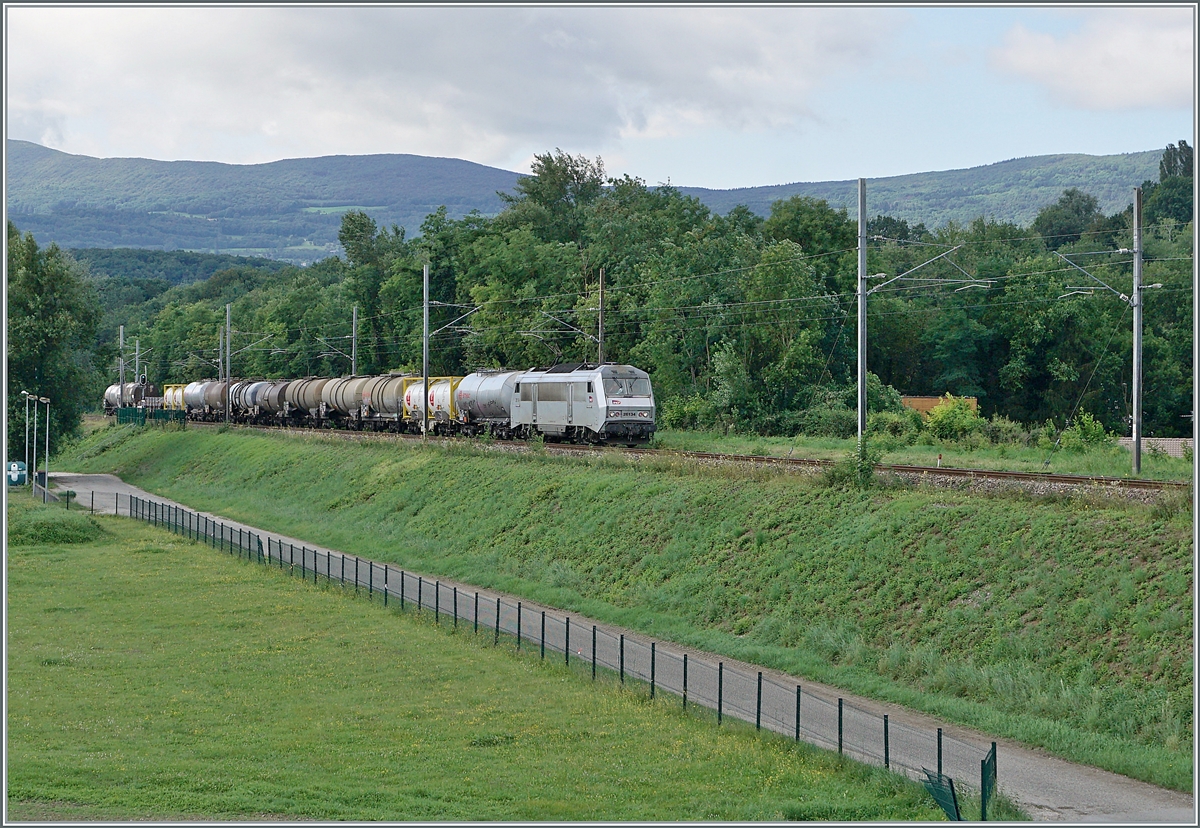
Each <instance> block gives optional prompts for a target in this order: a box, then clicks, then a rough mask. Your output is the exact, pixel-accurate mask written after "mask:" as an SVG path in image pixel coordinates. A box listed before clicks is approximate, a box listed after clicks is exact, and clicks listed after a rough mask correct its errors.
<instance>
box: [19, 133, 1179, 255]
mask: <svg viewBox="0 0 1200 828" xmlns="http://www.w3.org/2000/svg"><path fill="white" fill-rule="evenodd" d="M1162 152H1163V151H1162V150H1161V149H1160V150H1150V151H1146V152H1137V153H1128V154H1123V155H1103V156H1092V155H1080V154H1072V155H1042V156H1034V157H1029V158H1018V159H1013V160H1009V161H1001V162H999V163H996V164H989V165H986V166H981V167H972V168H970V169H963V170H947V171H942V172H925V173H914V174H910V175H900V176H893V177H889V178H877V179H870V180H868V183H867V203H868V205H869V209H868V214H869V215H870V216H872V217H874V216H875V215H880V214H882V215H890V216H892V217H894V218H898V219H904V220H906V221H908V222H909V223H910V224H916V223H918V222H920V223H924V224H925V225H926V226H927V227H930V228H935V227H939V226H942V225H944V224H945V223H946V222H948V221H956V222H959V223H967V222H970V221H972V220H974V219H976V218H978V217H980V216H985V217H987V218H991V219H995V220H997V221H1008V222H1014V223H1016V224H1020V225H1028V224H1029V223H1030V222H1031V221H1032V220H1033V218H1034V217H1035V216H1036V215H1037V212H1038V211H1039V210H1040V209H1041V208H1042V207H1044V206H1046V205H1047V204H1051V203H1053V202H1054V201H1056V200H1057V199H1058V197H1059V196H1060V195H1061V194H1062V192H1063V190H1065V189H1067V188H1070V187H1077V188H1079V189H1081V190H1083V191H1085V192H1087V193H1090V194H1091V195H1093V196H1095V197H1096V198H1097V199H1098V200H1099V203H1100V207H1101V209H1102V210H1104V212H1105V213H1108V214H1111V213H1115V212H1118V211H1120V210H1122V209H1124V208H1125V206H1126V205H1128V204H1129V203H1130V201H1131V200H1132V190H1133V188H1134V187H1136V186H1138V185H1140V184H1141V183H1142V182H1144V181H1146V180H1151V179H1157V176H1158V162H1159V159H1160V158H1161V156H1162ZM7 167H8V168H7V175H6V186H7V199H8V211H9V218H10V219H11V220H12V221H13V222H14V223H15V224H16V225H17V227H18V228H19V229H20V230H22V231H23V232H26V231H28V232H32V233H33V235H34V237H35V238H36V239H37V241H38V243H39V244H43V245H44V244H48V243H50V242H56V243H57V244H58V245H59V246H61V247H67V248H114V247H133V248H150V249H158V250H197V251H208V252H219V253H226V254H236V255H259V256H267V257H270V258H274V259H280V260H284V261H293V262H296V263H307V262H311V261H315V260H316V259H319V258H323V257H325V256H328V255H331V254H332V253H334V252H336V251H337V250H338V249H339V248H338V244H337V231H338V227H339V225H340V222H341V214H342V213H343V212H345V211H346V210H348V209H352V208H357V209H362V210H365V211H366V212H367V213H368V214H370V215H371V216H372V217H373V218H374V219H375V220H376V222H377V223H378V224H379V225H380V226H385V227H387V226H391V225H393V224H396V225H399V226H401V227H403V228H405V230H406V232H407V233H408V234H409V235H410V236H412V235H414V234H416V233H419V232H420V226H421V223H422V222H423V221H424V219H425V217H426V216H427V215H429V214H430V213H432V212H434V211H435V210H437V209H438V207H440V206H443V205H444V206H445V207H446V209H447V213H448V215H449V216H450V217H451V218H460V217H462V216H464V215H466V214H467V213H469V212H471V211H472V210H478V211H479V212H481V213H483V214H485V215H491V214H495V213H498V212H499V211H500V210H502V209H503V207H504V203H503V201H502V200H501V199H500V197H499V196H498V195H497V193H498V192H511V191H512V188H513V186H514V185H515V184H516V182H517V180H518V179H519V178H520V177H521V175H520V174H519V173H515V172H510V171H508V170H501V169H497V168H495V167H488V166H485V165H483V164H476V163H473V162H471V161H463V160H460V159H454V158H430V157H426V156H419V155H400V154H385V155H333V156H324V157H320V158H294V159H286V160H282V161H274V162H271V163H268V164H244V165H243V164H223V163H218V162H212V161H155V160H150V159H143V158H92V157H89V156H84V155H71V154H69V153H65V152H60V151H58V150H54V149H50V148H48V147H43V146H41V145H39V144H35V143H31V142H29V141H20V140H13V139H9V140H8V141H7ZM676 189H678V190H679V191H680V192H682V193H684V194H685V195H690V196H695V197H696V198H698V199H699V200H700V201H701V202H703V203H704V204H705V205H706V206H708V207H709V208H710V209H712V210H714V211H715V212H718V213H726V212H728V211H729V210H730V209H732V208H733V207H735V206H737V205H739V204H741V205H745V206H747V207H748V208H749V209H751V210H752V211H754V212H755V213H758V214H759V215H763V216H766V215H769V214H770V210H771V204H772V202H774V201H776V200H778V199H785V198H789V197H791V196H794V195H800V196H810V197H814V198H821V199H825V200H826V201H827V202H828V203H829V204H830V205H831V206H833V207H835V208H845V209H846V210H847V211H848V212H849V213H850V214H851V215H854V214H855V212H856V210H857V207H856V200H857V182H856V181H853V180H848V181H824V182H797V183H791V184H778V185H774V186H766V187H743V188H737V189H730V190H714V189H706V188H702V187H677V188H676Z"/></svg>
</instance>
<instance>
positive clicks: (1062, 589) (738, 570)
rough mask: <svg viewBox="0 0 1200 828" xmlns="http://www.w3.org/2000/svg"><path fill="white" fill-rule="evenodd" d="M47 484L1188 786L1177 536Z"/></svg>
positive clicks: (1072, 512) (985, 517)
mask: <svg viewBox="0 0 1200 828" xmlns="http://www.w3.org/2000/svg"><path fill="white" fill-rule="evenodd" d="M56 465H57V467H58V468H72V469H76V470H79V471H111V472H115V473H117V474H120V475H121V476H123V477H124V478H125V479H127V480H130V481H131V482H134V483H137V484H138V485H142V486H145V487H146V488H148V489H150V490H152V491H157V492H160V493H162V494H164V495H167V496H170V497H173V498H175V499H177V500H180V501H182V502H184V503H188V504H190V505H192V506H193V507H197V508H201V509H205V510H210V511H214V512H218V513H221V514H225V515H228V516H230V517H232V518H236V519H240V520H244V521H246V522H249V523H252V524H255V525H258V526H262V527H264V528H267V529H271V530H274V531H279V532H284V533H287V534H290V535H293V536H295V537H302V538H305V539H307V540H309V541H311V542H313V543H319V544H322V545H326V546H330V547H332V548H336V549H341V550H344V551H346V552H349V553H352V554H358V555H362V556H365V557H372V558H375V559H377V560H381V561H390V562H393V563H396V564H399V565H401V566H404V567H406V568H408V569H410V570H414V571H419V572H424V573H426V574H429V575H441V576H446V577H453V578H457V579H460V580H463V581H466V582H469V583H475V584H479V585H481V586H487V587H493V588H497V589H501V590H505V591H508V592H510V593H513V594H516V595H524V596H528V597H529V598H530V599H532V600H538V601H541V602H544V603H547V604H550V605H553V606H558V607H562V608H564V609H566V610H569V611H572V612H578V613H582V614H587V615H591V616H593V617H597V618H601V619H603V620H606V621H609V622H612V623H615V624H620V625H623V626H627V627H631V628H634V629H637V630H640V631H642V632H645V633H647V634H651V635H653V636H654V637H656V638H659V639H663V640H674V641H677V642H680V643H683V644H687V645H691V646H695V647H699V648H703V649H707V650H710V651H713V652H718V653H722V654H725V655H727V656H731V657H734V658H740V659H744V660H747V661H751V662H756V663H761V664H765V665H768V666H771V667H776V668H778V669H782V670H786V671H789V672H791V673H793V674H796V675H799V676H803V677H806V678H808V679H811V680H817V681H823V682H828V683H831V684H834V685H837V686H840V687H844V688H846V689H847V690H850V691H852V692H856V693H861V694H864V695H869V696H873V697H875V698H880V699H884V700H888V701H892V702H896V703H900V704H905V705H908V706H910V707H914V708H917V709H921V710H925V711H927V712H930V713H934V714H936V715H940V716H942V717H944V718H947V719H950V720H953V721H958V722H961V723H963V724H967V725H970V726H973V727H977V728H979V729H981V730H983V731H985V732H990V733H993V734H996V735H998V736H1005V737H1009V738H1013V739H1017V740H1019V741H1022V742H1025V743H1027V744H1031V745H1037V746H1041V747H1043V748H1045V749H1047V750H1049V751H1050V752H1052V753H1055V754H1057V755H1060V756H1063V757H1065V758H1068V759H1072V760H1075V761H1080V762H1084V763H1087V764H1092V765H1097V766H1099V767H1104V768H1107V769H1110V770H1114V771H1116V772H1119V773H1123V774H1126V775H1129V776H1133V777H1135V778H1139V779H1144V780H1147V781H1151V782H1155V783H1157V784H1160V785H1164V786H1166V787H1171V788H1175V789H1177V790H1190V788H1191V783H1192V753H1191V745H1192V729H1193V718H1192V687H1193V675H1192V669H1191V664H1192V624H1191V618H1192V582H1193V571H1192V542H1191V537H1192V525H1191V515H1190V510H1189V509H1188V506H1187V504H1188V501H1187V498H1186V497H1183V496H1179V495H1173V496H1171V497H1167V498H1165V499H1164V501H1163V502H1161V503H1160V504H1158V505H1156V506H1142V505H1135V504H1129V503H1126V502H1124V501H1115V500H1114V501H1110V500H1105V499H1103V498H1100V497H1099V496H1097V495H1095V494H1085V495H1081V496H1079V497H1073V498H1067V497H1057V498H1030V497H1023V496H1019V495H1015V494H1013V495H1007V496H992V497H985V496H981V495H973V494H970V493H965V492H961V491H954V490H939V489H923V488H915V489H914V488H896V489H882V490H869V491H865V492H864V491H857V490H843V489H837V488H830V487H828V486H826V485H823V484H822V483H821V482H820V481H819V480H817V479H812V478H805V477H796V476H790V475H779V474H774V473H770V472H765V471H753V470H747V469H742V468H727V467H723V468H719V469H712V468H705V467H702V466H699V465H697V464H695V463H690V462H685V461H679V460H671V459H652V458H646V459H642V460H640V461H629V460H626V459H624V458H622V457H621V456H618V455H615V454H606V455H601V456H598V457H590V458H586V459H584V458H576V457H569V458H568V457H558V456H551V455H547V454H544V453H537V452H533V453H523V454H506V453H499V452H494V451H485V450H483V448H482V447H476V446H472V445H470V444H463V443H457V444H455V445H453V446H451V447H440V446H430V447H427V448H422V447H420V446H414V445H412V444H405V443H377V444H355V443H347V442H346V441H345V440H343V439H342V438H340V437H338V436H337V435H312V436H306V437H302V438H296V437H287V436H285V435H279V434H262V433H245V432H239V431H237V430H234V431H232V432H229V433H226V434H220V433H214V432H204V433H201V432H199V431H186V432H174V433H171V432H161V431H154V430H149V429H148V430H145V431H142V432H137V431H134V430H122V429H115V428H113V429H101V430H100V431H98V432H97V433H95V434H94V435H92V436H91V437H90V438H88V439H87V440H86V441H85V442H84V443H82V444H81V445H80V446H79V447H78V448H77V449H76V450H75V452H74V454H72V455H69V456H65V457H63V458H61V459H59V460H58V461H57V463H56Z"/></svg>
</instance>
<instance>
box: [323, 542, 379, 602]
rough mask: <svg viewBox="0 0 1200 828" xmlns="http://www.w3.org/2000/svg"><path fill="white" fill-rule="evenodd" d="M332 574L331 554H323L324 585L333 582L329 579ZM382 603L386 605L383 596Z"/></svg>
mask: <svg viewBox="0 0 1200 828" xmlns="http://www.w3.org/2000/svg"><path fill="white" fill-rule="evenodd" d="M332 573H333V553H332V552H326V553H325V583H327V584H328V583H329V582H331V581H332V580H333V578H331V577H330V575H331V574H332ZM385 575H386V573H385ZM383 602H384V604H386V603H387V596H386V595H385V596H384V601H383Z"/></svg>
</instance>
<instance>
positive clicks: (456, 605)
mask: <svg viewBox="0 0 1200 828" xmlns="http://www.w3.org/2000/svg"><path fill="white" fill-rule="evenodd" d="M454 629H456V630H457V629H458V587H457V586H456V587H455V588H454Z"/></svg>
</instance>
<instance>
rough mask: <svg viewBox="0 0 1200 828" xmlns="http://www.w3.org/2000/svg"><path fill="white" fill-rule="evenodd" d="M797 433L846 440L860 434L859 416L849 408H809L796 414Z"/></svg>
mask: <svg viewBox="0 0 1200 828" xmlns="http://www.w3.org/2000/svg"><path fill="white" fill-rule="evenodd" d="M795 422H796V430H797V433H800V434H805V435H807V436H809V437H836V438H838V439H840V440H846V439H848V438H850V437H854V436H855V435H856V434H858V414H857V413H856V412H854V411H852V410H850V409H849V408H843V407H829V408H809V409H806V410H804V411H797V412H795Z"/></svg>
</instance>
